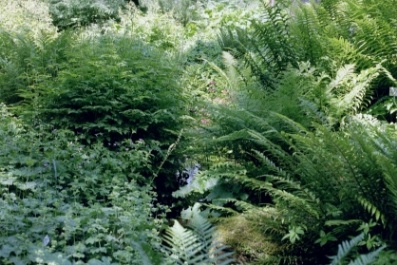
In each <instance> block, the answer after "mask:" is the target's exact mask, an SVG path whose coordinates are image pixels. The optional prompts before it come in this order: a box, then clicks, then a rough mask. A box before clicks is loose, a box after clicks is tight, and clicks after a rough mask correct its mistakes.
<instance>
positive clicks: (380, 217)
mask: <svg viewBox="0 0 397 265" xmlns="http://www.w3.org/2000/svg"><path fill="white" fill-rule="evenodd" d="M357 201H358V202H359V203H360V204H361V206H362V207H364V209H365V210H366V211H367V212H368V213H370V214H371V215H372V216H373V217H375V220H376V221H381V222H382V224H383V225H385V224H386V217H385V215H384V214H383V213H382V212H381V211H380V210H379V209H378V207H376V206H375V205H373V204H372V203H371V202H370V201H368V200H367V199H366V198H364V197H362V196H358V197H357Z"/></svg>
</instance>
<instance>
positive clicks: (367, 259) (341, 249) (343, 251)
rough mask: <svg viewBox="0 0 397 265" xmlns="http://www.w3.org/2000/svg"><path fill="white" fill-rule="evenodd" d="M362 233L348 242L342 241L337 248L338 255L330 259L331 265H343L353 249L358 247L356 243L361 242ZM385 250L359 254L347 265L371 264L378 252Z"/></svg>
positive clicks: (380, 249) (379, 249)
mask: <svg viewBox="0 0 397 265" xmlns="http://www.w3.org/2000/svg"><path fill="white" fill-rule="evenodd" d="M363 238H364V233H361V234H359V235H358V236H356V237H354V238H352V239H351V240H349V241H343V242H342V243H341V244H340V245H339V246H338V253H337V254H336V255H335V256H332V257H330V258H331V265H338V264H345V262H343V261H345V260H346V257H347V256H348V254H349V253H350V252H351V251H352V249H353V248H354V247H356V246H357V245H358V243H359V242H360V241H361V240H363ZM384 248H385V246H383V247H380V248H378V249H376V250H374V251H372V252H370V253H367V254H361V255H359V256H358V257H356V258H355V259H354V260H352V261H350V262H349V265H365V264H373V262H374V261H375V260H376V258H377V256H379V254H380V252H381V251H382V250H383V249H384Z"/></svg>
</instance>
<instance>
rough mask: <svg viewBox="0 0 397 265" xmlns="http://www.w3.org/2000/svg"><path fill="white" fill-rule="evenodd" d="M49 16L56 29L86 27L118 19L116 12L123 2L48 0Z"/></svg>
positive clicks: (120, 0)
mask: <svg viewBox="0 0 397 265" xmlns="http://www.w3.org/2000/svg"><path fill="white" fill-rule="evenodd" d="M49 3H50V14H51V17H52V20H53V23H54V25H55V26H56V27H58V29H60V30H64V29H67V28H75V27H81V26H87V25H90V24H92V23H101V22H104V21H106V20H109V19H116V20H117V19H119V16H118V11H119V9H120V8H121V7H122V6H123V4H124V1H123V0H116V1H115V0H112V1H109V0H105V1H98V0H87V1H78V0H50V1H49Z"/></svg>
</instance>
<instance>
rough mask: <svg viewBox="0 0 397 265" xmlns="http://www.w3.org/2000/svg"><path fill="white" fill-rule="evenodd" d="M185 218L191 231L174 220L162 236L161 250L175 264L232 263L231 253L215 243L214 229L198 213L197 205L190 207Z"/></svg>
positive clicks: (217, 264)
mask: <svg viewBox="0 0 397 265" xmlns="http://www.w3.org/2000/svg"><path fill="white" fill-rule="evenodd" d="M183 217H186V216H183ZM187 218H188V219H187V220H188V223H189V227H190V228H191V229H187V228H184V227H183V226H182V225H181V224H180V223H179V222H178V221H177V220H175V221H174V225H173V226H172V227H170V228H169V229H167V231H166V234H165V235H164V241H165V243H166V245H163V250H164V251H165V252H167V253H168V254H169V255H171V258H172V259H173V261H174V262H175V264H192V265H195V264H203V265H204V264H214V265H215V264H216V265H227V264H232V263H233V262H234V259H233V258H232V256H233V253H230V252H228V251H227V247H226V246H224V245H222V244H221V243H219V242H217V241H216V239H215V237H214V232H215V228H214V227H213V226H212V225H211V224H210V223H209V221H208V220H207V219H206V218H204V217H203V216H202V215H201V214H200V213H199V210H198V207H197V205H195V206H194V207H192V210H191V214H190V215H189V216H188V217H187Z"/></svg>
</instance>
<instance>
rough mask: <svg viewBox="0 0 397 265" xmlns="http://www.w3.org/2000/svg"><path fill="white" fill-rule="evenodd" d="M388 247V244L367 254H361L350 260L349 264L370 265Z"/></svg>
mask: <svg viewBox="0 0 397 265" xmlns="http://www.w3.org/2000/svg"><path fill="white" fill-rule="evenodd" d="M385 248H386V246H382V247H380V248H378V249H376V250H374V251H372V252H370V253H367V254H361V255H359V256H358V257H357V258H356V259H354V260H353V261H351V262H349V265H369V264H373V262H374V261H376V258H377V257H378V256H379V254H380V253H381V252H382V251H383V250H384V249H385Z"/></svg>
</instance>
